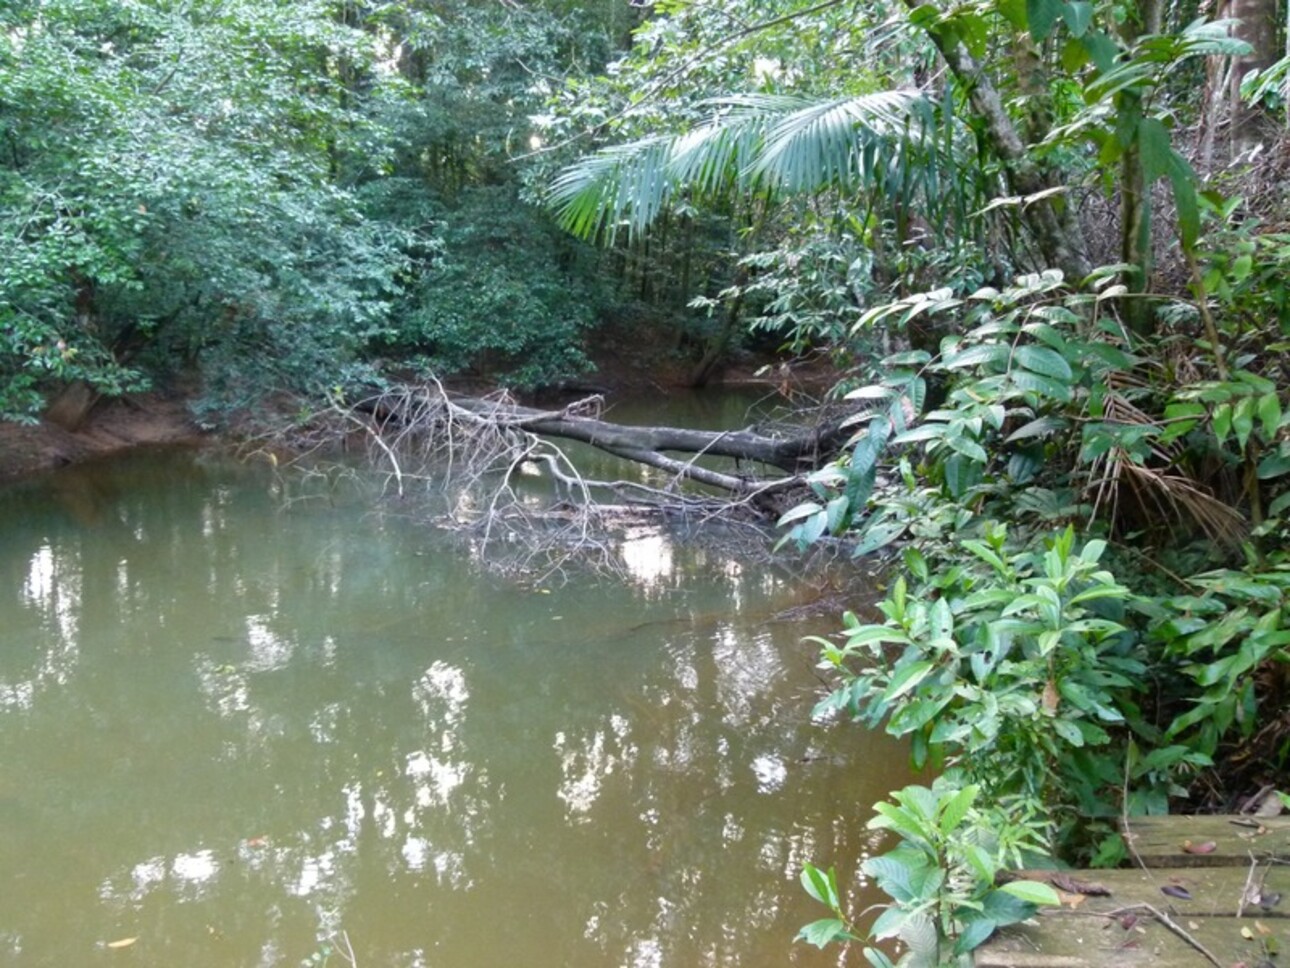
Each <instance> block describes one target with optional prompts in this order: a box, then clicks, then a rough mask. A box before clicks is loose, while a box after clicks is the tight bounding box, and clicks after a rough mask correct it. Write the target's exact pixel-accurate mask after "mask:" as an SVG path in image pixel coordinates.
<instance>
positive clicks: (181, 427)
mask: <svg viewBox="0 0 1290 968" xmlns="http://www.w3.org/2000/svg"><path fill="white" fill-rule="evenodd" d="M206 439H209V438H208V437H207V435H205V434H203V433H202V431H201V430H200V429H199V428H198V427H197V425H196V424H195V423H193V419H192V416H191V415H190V414H189V412H188V405H187V399H186V398H185V397H184V396H183V395H182V394H174V393H157V392H152V393H140V394H132V395H130V396H127V397H122V398H120V399H115V400H102V401H100V402H99V403H98V404H96V405H95V406H94V407H93V409H92V410H91V411H90V413H89V415H88V417H87V418H86V419H85V421H84V423H83V424H82V425H81V426H80V427H79V428H78V429H77V430H75V431H70V430H66V429H64V428H63V427H60V426H58V425H57V424H55V423H53V422H52V421H49V420H42V421H41V422H40V423H38V424H34V425H32V426H25V425H22V424H14V423H5V422H0V481H4V480H12V479H14V478H18V477H25V476H28V475H30V474H35V473H39V472H40V471H46V470H52V469H53V468H56V467H62V466H63V465H65V464H73V463H79V462H81V461H85V460H90V459H92V458H95V457H101V456H106V455H108V454H115V453H119V452H121V451H126V450H131V449H133V448H136V447H142V446H148V445H157V444H184V443H191V444H198V443H201V442H202V441H203V440H206Z"/></svg>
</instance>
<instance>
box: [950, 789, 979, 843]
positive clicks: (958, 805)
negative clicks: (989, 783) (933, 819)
mask: <svg viewBox="0 0 1290 968" xmlns="http://www.w3.org/2000/svg"><path fill="white" fill-rule="evenodd" d="M979 792H980V787H978V786H977V785H976V784H972V785H970V786H965V787H964V788H963V789H962V790H960V791H958V793H956V794H954V796H952V797H951V798H950V799H949V800H948V801H947V802H946V804H945V806H944V807H942V808H941V822H940V828H941V833H942V834H949V833H953V832H954V831H955V830H957V829H958V826H959V824H961V823H962V822H963V820H964V818H965V817H967V814H968V810H970V809H971V808H972V804H973V803H974V802H975V801H976V796H977V794H978V793H979Z"/></svg>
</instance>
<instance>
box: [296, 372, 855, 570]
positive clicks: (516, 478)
mask: <svg viewBox="0 0 1290 968" xmlns="http://www.w3.org/2000/svg"><path fill="white" fill-rule="evenodd" d="M602 404H603V400H602V398H600V397H589V398H586V399H583V400H579V401H577V402H575V403H572V404H570V405H568V406H566V407H562V408H560V409H546V410H540V409H536V408H533V407H524V406H520V405H519V404H517V403H515V401H514V400H512V399H511V398H509V397H507V396H496V397H469V396H456V395H452V394H449V393H447V392H446V391H445V390H444V389H443V387H442V386H440V385H439V384H438V383H435V382H431V383H428V384H424V385H402V386H397V387H393V388H390V389H387V390H383V391H381V392H379V393H376V394H373V395H372V396H371V397H368V398H366V399H363V400H360V401H357V402H342V401H340V400H335V401H333V406H332V407H331V408H329V409H328V410H327V411H324V412H323V413H320V414H318V415H317V419H316V420H315V421H312V422H310V423H309V424H300V423H296V424H295V425H294V429H293V431H292V432H291V437H292V438H293V439H294V444H293V449H294V450H296V451H297V452H298V453H299V454H300V455H301V457H300V459H301V462H302V464H307V463H308V462H309V460H310V458H309V455H310V454H316V453H320V452H321V451H322V450H323V449H325V448H327V447H328V446H329V445H330V444H335V443H337V442H343V443H344V444H345V446H347V447H352V445H353V444H354V443H355V442H356V440H355V434H356V433H357V434H359V435H361V438H362V440H363V441H364V442H365V445H366V447H367V449H368V452H369V456H370V459H371V461H372V463H373V465H374V466H375V467H378V468H379V467H384V468H386V469H387V472H388V473H387V477H386V479H385V482H384V485H383V486H384V488H385V489H386V490H387V492H389V493H392V494H393V495H394V496H396V497H398V498H400V499H402V498H405V497H409V496H415V489H420V488H426V489H427V490H426V492H425V493H433V494H434V495H437V497H435V498H433V499H432V500H434V501H439V500H440V499H441V498H444V497H446V498H447V503H446V504H437V505H428V507H429V506H433V507H436V508H438V510H434V511H431V512H429V513H431V514H433V515H434V520H435V521H436V522H437V523H438V524H439V525H440V526H443V527H446V528H449V529H451V530H455V531H463V532H466V533H469V534H470V535H471V536H472V537H471V540H472V541H473V542H475V543H476V544H475V545H474V546H473V548H472V553H476V552H478V551H479V549H481V548H484V547H490V548H493V549H494V550H495V551H496V552H497V554H498V560H499V561H500V562H502V563H503V565H502V567H505V568H510V567H516V568H519V569H521V570H530V569H532V568H533V567H534V563H535V562H538V563H540V568H539V570H541V569H544V568H558V567H559V565H560V563H561V562H563V561H565V560H567V558H568V557H569V556H570V555H571V554H574V553H575V552H576V551H577V550H578V549H593V550H595V551H596V552H597V554H599V555H601V556H602V557H604V558H605V559H606V560H608V559H613V558H614V555H616V554H617V552H616V551H615V549H616V547H617V545H616V544H615V541H616V539H615V538H613V537H607V536H606V533H607V529H612V525H613V524H614V523H615V522H617V523H620V524H621V523H622V522H623V521H624V520H625V519H626V517H625V515H624V513H623V511H622V509H625V508H631V509H633V511H632V513H633V514H635V515H637V516H638V518H639V519H645V517H646V516H649V517H651V518H652V519H657V517H658V516H659V515H665V516H666V515H680V516H682V517H683V518H684V519H686V520H689V521H691V522H696V521H704V522H707V521H712V520H714V519H721V520H724V521H726V522H727V523H729V524H732V525H738V526H739V527H749V528H751V529H752V530H753V531H754V532H756V533H757V534H758V535H759V539H758V540H763V539H764V537H765V532H764V530H763V528H764V526H765V525H766V524H767V523H769V522H773V521H775V520H777V519H778V518H779V517H780V516H781V515H782V514H783V513H784V511H786V510H787V509H789V508H791V507H794V506H796V505H797V504H799V503H801V502H802V501H803V500H809V499H810V498H811V496H812V492H811V491H810V489H809V488H808V486H807V478H806V474H807V473H808V472H809V471H811V470H813V469H815V468H818V467H820V466H822V465H823V464H824V463H825V462H827V461H829V460H831V459H833V458H834V457H835V456H836V455H837V454H838V452H839V451H840V450H841V449H842V447H843V446H844V445H845V444H846V441H847V438H848V436H849V428H848V426H847V422H846V419H845V418H846V416H847V415H848V414H846V413H837V412H834V413H829V414H828V416H827V418H826V419H817V420H816V421H815V422H814V423H813V424H810V425H799V424H784V425H777V426H776V427H775V428H774V429H769V430H768V429H762V428H752V427H750V428H747V429H743V430H725V431H720V430H691V429H686V428H681V427H655V426H632V425H629V424H621V423H614V422H612V421H608V420H605V419H603V418H602V416H601V407H602ZM817 418H818V414H817ZM765 426H766V425H763V428H764V427H765ZM561 440H572V441H578V442H580V443H582V444H586V445H589V446H591V447H595V448H598V449H599V450H601V451H603V452H605V453H608V454H612V455H615V456H617V457H620V458H623V459H624V460H627V461H632V462H636V463H638V464H641V465H646V466H649V467H652V468H657V469H659V470H662V471H663V472H664V473H665V474H667V475H669V477H670V479H669V480H666V481H663V482H661V483H660V482H659V480H658V479H657V477H655V478H653V479H648V478H639V477H636V476H635V475H632V474H623V476H622V478H621V479H616V480H595V479H592V478H590V477H588V476H587V475H585V474H584V473H582V471H581V470H580V468H579V467H578V466H577V460H578V459H577V455H576V453H571V452H569V451H567V450H566V449H564V448H562V447H561V446H560V441H561ZM279 442H283V441H282V439H281V438H279ZM714 457H715V458H724V459H725V460H727V461H729V462H730V465H729V466H722V465H721V464H720V463H719V462H715V461H713V460H710V459H708V458H714ZM275 464H276V460H275ZM323 466H326V465H325V464H324V465H323ZM534 477H542V478H546V479H547V480H549V481H550V482H552V484H553V485H554V489H553V491H550V492H547V491H545V490H543V489H540V488H539V489H537V490H535V489H534V488H532V487H529V486H527V485H526V483H525V481H526V480H529V481H531V480H532V479H533V478H534ZM685 484H697V485H703V486H704V487H706V488H711V489H716V490H718V491H720V492H723V493H721V494H713V493H712V491H711V490H707V491H705V490H694V489H688V490H687V489H686V488H684V487H683V485H685ZM595 491H603V492H608V494H609V495H612V496H611V497H610V501H611V505H610V506H611V507H613V508H616V509H618V510H617V511H616V512H615V513H614V514H611V515H609V516H606V515H605V514H603V513H601V512H602V511H603V510H604V508H605V507H606V506H607V505H606V504H605V503H604V501H603V500H602V499H601V498H602V496H600V495H598V496H596V497H593V492H595ZM414 513H416V512H414ZM503 536H504V540H499V538H502V537H503ZM614 560H616V559H614Z"/></svg>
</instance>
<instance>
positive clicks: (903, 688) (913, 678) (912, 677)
mask: <svg viewBox="0 0 1290 968" xmlns="http://www.w3.org/2000/svg"><path fill="white" fill-rule="evenodd" d="M934 668H936V663H934V662H931V661H928V660H923V661H921V662H911V663H910V664H909V665H907V666H904V667H903V668H897V670H896V674H895V675H894V676H892V678H891V683H890V684H889V685H888V686H887V689H886V691H885V692H884V693H883V694H882V701H883V702H884V703H889V702H892V701H893V700H895V699H899V698H900V697H901V696H903V695H904V694H905V693H907V692H909V691H910V690H911V689H914V688H916V687H917V686H918V684H919V683H920V682H922V681H923V680H924V679H926V678H927V675H928V673H930V672H931V671H932V670H933V669H934Z"/></svg>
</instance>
